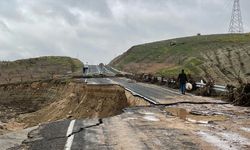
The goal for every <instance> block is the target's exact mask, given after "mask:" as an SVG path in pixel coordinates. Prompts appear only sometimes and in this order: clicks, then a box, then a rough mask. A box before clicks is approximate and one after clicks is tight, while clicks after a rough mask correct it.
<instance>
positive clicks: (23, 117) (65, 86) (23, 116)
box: [0, 80, 148, 134]
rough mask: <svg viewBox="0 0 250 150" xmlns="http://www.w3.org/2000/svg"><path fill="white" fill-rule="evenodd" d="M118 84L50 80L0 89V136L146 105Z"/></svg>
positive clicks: (106, 115)
mask: <svg viewBox="0 0 250 150" xmlns="http://www.w3.org/2000/svg"><path fill="white" fill-rule="evenodd" d="M146 105H148V103H147V102H145V101H144V100H142V99H140V98H137V97H134V96H133V95H132V94H131V93H129V92H127V91H126V92H125V90H124V89H123V88H122V87H120V86H118V85H86V84H85V83H82V82H79V81H74V80H71V81H66V80H50V81H41V82H30V83H25V84H6V85H1V86H0V134H4V133H6V132H8V131H15V130H19V129H23V128H27V127H31V126H35V125H38V124H40V123H44V122H51V121H56V120H60V119H65V118H70V119H73V118H75V119H80V118H105V117H109V116H114V115H118V114H120V113H122V112H123V109H124V108H126V107H129V106H146Z"/></svg>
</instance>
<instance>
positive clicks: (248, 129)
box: [240, 127, 250, 132]
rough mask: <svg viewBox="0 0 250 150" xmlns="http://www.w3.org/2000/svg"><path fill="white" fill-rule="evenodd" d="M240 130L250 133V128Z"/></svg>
mask: <svg viewBox="0 0 250 150" xmlns="http://www.w3.org/2000/svg"><path fill="white" fill-rule="evenodd" d="M240 129H241V130H243V131H246V132H250V128H245V127H242V128H240Z"/></svg>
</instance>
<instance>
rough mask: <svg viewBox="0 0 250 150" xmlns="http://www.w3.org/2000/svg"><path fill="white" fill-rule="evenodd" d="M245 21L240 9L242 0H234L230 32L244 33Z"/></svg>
mask: <svg viewBox="0 0 250 150" xmlns="http://www.w3.org/2000/svg"><path fill="white" fill-rule="evenodd" d="M243 32H244V28H243V21H242V16H241V10H240V0H234V5H233V11H232V17H231V21H230V25H229V33H243Z"/></svg>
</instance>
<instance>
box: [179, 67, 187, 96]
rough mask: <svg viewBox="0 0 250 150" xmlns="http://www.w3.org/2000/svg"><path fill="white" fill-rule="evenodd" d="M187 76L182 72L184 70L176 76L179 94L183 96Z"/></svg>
mask: <svg viewBox="0 0 250 150" xmlns="http://www.w3.org/2000/svg"><path fill="white" fill-rule="evenodd" d="M187 81H188V80H187V75H186V74H185V72H184V69H182V71H181V73H180V74H179V76H178V82H179V85H180V92H181V93H182V94H184V95H185V91H186V83H187Z"/></svg>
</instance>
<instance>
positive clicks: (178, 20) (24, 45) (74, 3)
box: [0, 0, 250, 64]
mask: <svg viewBox="0 0 250 150" xmlns="http://www.w3.org/2000/svg"><path fill="white" fill-rule="evenodd" d="M232 4H233V2H232V1H229V0H185V1H184V0H157V1H155V0H91V1H90V0H53V1H52V0H32V1H27V0H8V1H0V59H1V60H14V59H21V58H27V57H36V56H44V55H67V56H72V57H78V58H79V59H81V60H83V61H84V62H86V61H88V62H89V63H95V64H96V63H99V62H104V63H108V62H109V61H110V60H111V59H112V58H114V57H115V56H117V55H118V54H121V53H122V52H124V51H126V50H127V49H128V48H129V47H131V46H133V45H135V44H140V43H144V42H151V41H156V40H163V39H169V38H174V37H180V36H189V35H195V34H196V33H202V34H215V33H226V32H227V30H228V25H229V20H230V17H231V10H232ZM241 5H242V16H243V19H244V24H245V31H248V32H249V31H250V28H249V25H250V16H249V15H248V14H249V9H248V8H247V7H248V6H250V1H249V0H241Z"/></svg>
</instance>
